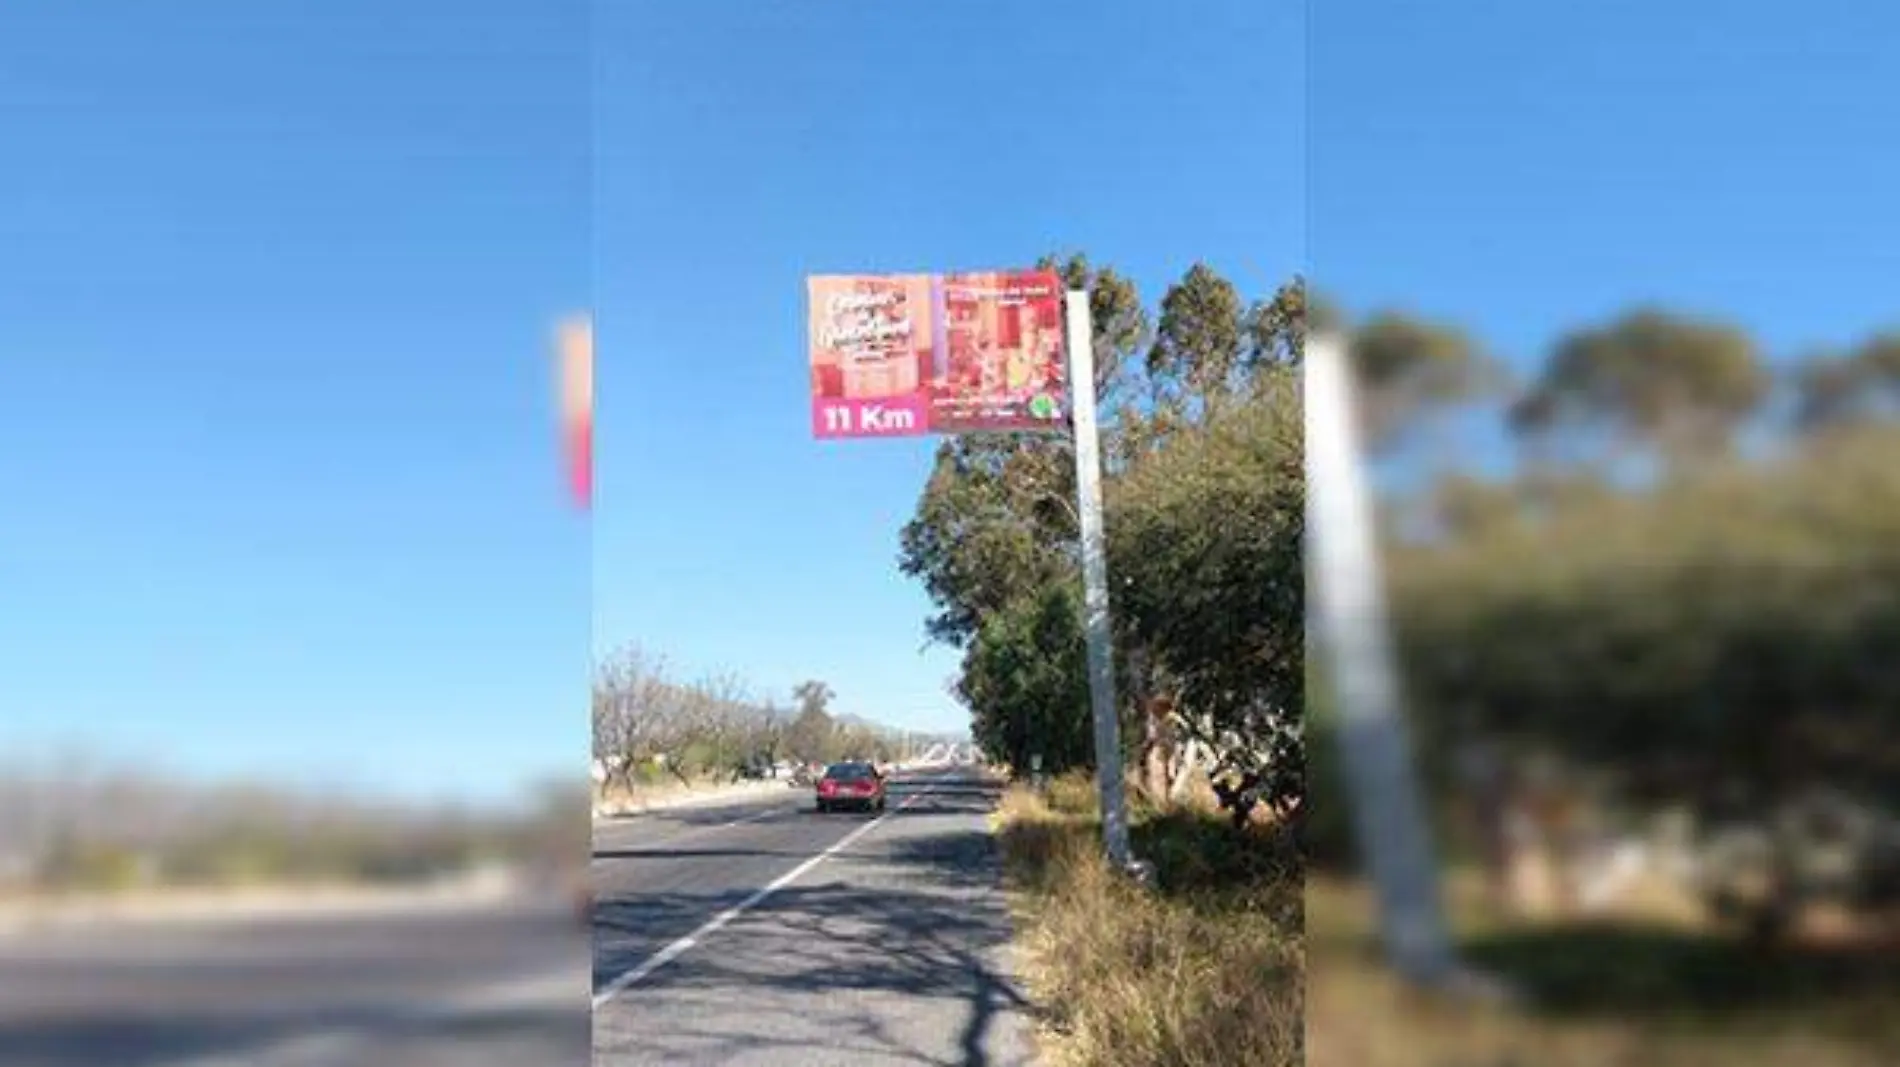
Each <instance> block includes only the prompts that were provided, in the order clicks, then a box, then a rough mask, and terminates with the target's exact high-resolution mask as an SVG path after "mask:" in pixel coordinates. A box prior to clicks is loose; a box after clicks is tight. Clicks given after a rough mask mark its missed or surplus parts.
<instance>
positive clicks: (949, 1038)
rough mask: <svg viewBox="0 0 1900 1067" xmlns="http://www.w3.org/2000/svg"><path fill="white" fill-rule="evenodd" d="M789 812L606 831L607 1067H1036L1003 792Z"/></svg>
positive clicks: (598, 1027)
mask: <svg viewBox="0 0 1900 1067" xmlns="http://www.w3.org/2000/svg"><path fill="white" fill-rule="evenodd" d="M787 794H788V796H787V798H786V799H784V800H767V801H763V802H754V803H751V804H733V805H724V806H720V807H716V808H700V809H695V810H688V811H675V812H667V813H658V814H654V815H648V816H642V817H636V818H631V819H624V820H611V821H606V822H603V823H599V824H597V825H596V830H595V850H594V865H593V884H594V891H595V918H594V988H595V994H594V1041H593V1043H594V1057H595V1058H594V1063H595V1064H596V1065H598V1067H632V1065H647V1064H668V1065H680V1067H699V1065H709V1067H710V1065H719V1067H727V1065H732V1067H740V1065H758V1067H799V1065H804V1064H810V1065H824V1067H873V1065H876V1067H883V1065H896V1064H907V1065H918V1064H936V1065H943V1067H951V1065H973V1067H976V1065H981V1067H1017V1065H1024V1064H1028V1063H1030V1062H1032V1057H1031V1054H1030V1051H1029V1034H1030V1025H1029V1021H1028V1020H1029V1013H1028V1006H1027V1003H1026V1001H1025V999H1024V997H1023V995H1022V994H1021V992H1020V990H1019V987H1018V986H1017V985H1016V983H1015V982H1013V981H1012V980H1011V978H1010V967H1009V963H1008V952H1007V945H1008V941H1009V936H1010V930H1009V920H1008V914H1007V908H1006V905H1005V902H1004V900H1003V896H1002V893H1001V890H1000V883H999V871H998V866H997V860H996V856H995V851H994V847H993V843H992V840H991V838H990V835H989V832H988V828H987V825H986V816H987V813H988V812H989V810H990V809H991V807H992V806H993V805H994V803H995V799H996V794H997V787H996V786H995V785H994V784H991V783H989V782H988V781H986V780H985V779H982V778H979V777H976V776H975V775H974V774H973V773H972V772H969V771H961V772H957V771H951V772H936V773H918V774H907V775H899V776H897V777H896V778H894V779H893V782H892V786H891V799H890V805H889V809H888V811H887V812H886V813H885V815H884V816H882V817H879V816H877V815H873V814H863V815H860V814H832V815H819V814H816V813H815V812H814V811H813V810H812V797H811V793H810V792H809V791H808V790H797V791H794V790H790V789H788V790H787Z"/></svg>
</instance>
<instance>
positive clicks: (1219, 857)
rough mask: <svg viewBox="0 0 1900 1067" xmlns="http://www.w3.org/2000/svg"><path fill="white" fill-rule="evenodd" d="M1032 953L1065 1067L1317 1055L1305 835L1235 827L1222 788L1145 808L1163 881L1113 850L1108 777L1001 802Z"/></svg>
mask: <svg viewBox="0 0 1900 1067" xmlns="http://www.w3.org/2000/svg"><path fill="white" fill-rule="evenodd" d="M996 819H997V832H998V838H999V840H1000V842H1001V845H1002V849H1003V855H1004V858H1005V863H1006V869H1007V873H1008V878H1009V883H1010V886H1011V889H1012V897H1013V901H1014V904H1015V907H1016V911H1017V917H1018V924H1019V927H1020V931H1021V943H1022V948H1023V950H1024V953H1023V955H1024V961H1023V963H1024V972H1025V973H1024V977H1025V978H1026V980H1027V981H1028V983H1029V985H1030V987H1031V990H1032V992H1033V993H1034V996H1035V1000H1036V1002H1037V1003H1038V1004H1041V1005H1044V1006H1045V1010H1046V1017H1045V1020H1044V1021H1045V1026H1044V1033H1043V1037H1042V1044H1043V1051H1044V1053H1045V1055H1046V1057H1047V1058H1048V1062H1051V1063H1053V1064H1057V1065H1064V1067H1111V1065H1112V1067H1120V1065H1123V1064H1130V1063H1140V1064H1152V1065H1154V1067H1226V1065H1229V1064H1233V1065H1239V1064H1297V1063H1301V1062H1303V1058H1302V1052H1301V1047H1302V1044H1303V1028H1304V1022H1303V1012H1302V997H1301V983H1302V975H1303V972H1304V967H1303V962H1304V948H1303V935H1302V928H1301V906H1302V905H1301V895H1300V894H1301V879H1300V865H1299V858H1298V856H1297V854H1296V852H1295V849H1294V846H1293V842H1292V841H1291V840H1290V838H1288V837H1287V836H1286V835H1285V834H1283V833H1281V832H1280V831H1279V830H1278V829H1277V828H1275V827H1273V826H1270V825H1269V824H1267V823H1266V822H1264V821H1262V822H1260V823H1258V824H1256V825H1252V826H1250V827H1249V828H1248V829H1246V830H1244V831H1236V829H1235V828H1234V827H1233V826H1232V825H1231V822H1230V820H1228V819H1227V818H1225V817H1223V816H1222V815H1221V814H1220V812H1219V811H1218V807H1217V803H1216V802H1215V800H1214V798H1213V797H1212V796H1211V794H1205V793H1203V794H1201V795H1200V797H1199V798H1198V799H1197V800H1196V801H1190V802H1187V803H1183V804H1179V805H1172V806H1169V807H1167V808H1165V809H1163V808H1156V807H1152V806H1149V805H1145V804H1144V805H1140V806H1138V808H1137V810H1136V811H1135V812H1134V819H1133V822H1132V825H1131V838H1132V842H1133V844H1134V847H1135V848H1136V850H1137V851H1138V852H1140V854H1141V855H1143V856H1145V857H1148V858H1149V859H1150V860H1151V861H1152V862H1153V863H1154V864H1155V885H1154V888H1153V889H1152V890H1150V889H1145V888H1142V887H1140V886H1137V885H1135V884H1133V883H1132V882H1130V881H1128V880H1127V879H1126V878H1123V877H1121V876H1119V875H1117V874H1115V873H1113V872H1111V871H1110V870H1109V869H1108V867H1107V866H1106V864H1104V863H1103V861H1102V857H1101V844H1100V840H1101V839H1100V813H1099V810H1098V808H1097V805H1096V798H1095V791H1094V783H1093V781H1092V780H1091V779H1090V778H1089V777H1088V776H1086V775H1084V774H1073V775H1070V776H1067V777H1064V778H1061V779H1057V780H1055V781H1054V782H1052V783H1051V784H1050V787H1049V789H1048V790H1047V793H1046V794H1044V793H1042V792H1039V791H1037V790H1035V789H1032V788H1030V787H1028V786H1023V785H1018V786H1015V787H1013V788H1012V789H1010V791H1009V792H1008V793H1007V794H1006V795H1005V797H1004V800H1003V803H1002V804H1001V806H1000V807H999V809H998V812H997V815H996Z"/></svg>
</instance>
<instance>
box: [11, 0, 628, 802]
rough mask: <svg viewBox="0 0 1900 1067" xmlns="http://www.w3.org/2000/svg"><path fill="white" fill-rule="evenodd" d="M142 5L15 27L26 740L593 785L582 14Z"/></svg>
mask: <svg viewBox="0 0 1900 1067" xmlns="http://www.w3.org/2000/svg"><path fill="white" fill-rule="evenodd" d="M111 7H112V13H111V15H110V16H107V15H105V14H104V13H103V12H102V10H101V8H100V6H99V5H91V4H88V5H62V4H33V5H9V7H8V9H7V12H6V13H5V14H0V129H5V130H6V131H7V132H6V135H5V136H4V137H3V138H0V456H4V457H5V458H4V460H0V515H3V516H4V517H3V518H0V747H4V748H11V749H14V750H16V751H17V750H20V749H23V748H24V749H29V750H31V749H37V748H39V747H41V746H44V745H46V744H48V743H52V742H56V741H58V742H63V741H67V740H83V741H86V742H87V743H89V744H93V745H98V746H101V747H102V748H103V750H104V751H105V752H107V753H108V754H109V755H111V756H113V757H115V758H119V759H138V760H145V761H155V762H157V763H160V764H162V765H165V766H169V767H171V768H173V769H175V770H180V771H203V772H207V773H215V774H260V775H272V776H282V777H287V778H291V779H299V780H304V781H319V782H321V781H337V782H340V783H342V784H345V785H366V786H375V787H393V786H400V787H404V788H414V789H418V790H423V791H427V792H439V791H451V792H482V793H489V792H493V791H494V790H495V789H496V788H499V787H502V786H511V785H513V784H514V782H515V781H517V780H519V778H520V777H521V776H522V775H524V774H537V773H545V772H549V771H552V770H555V769H560V770H562V771H566V772H569V773H578V772H579V770H580V769H581V768H583V767H584V766H585V762H584V761H585V753H586V744H587V728H586V713H585V710H584V709H585V706H586V705H585V700H586V695H585V694H586V671H587V665H588V648H589V631H588V612H589V605H590V592H591V590H590V585H589V580H590V575H589V570H588V557H587V551H588V542H587V530H586V526H585V524H584V523H583V522H581V521H579V519H578V518H577V517H576V516H574V515H572V514H569V513H567V512H565V511H564V510H563V502H562V497H561V482H560V481H559V478H558V470H559V468H558V464H557V459H556V454H555V452H554V440H555V439H554V435H553V429H552V427H553V422H552V417H551V415H550V412H551V411H552V404H551V399H550V389H549V381H550V371H549V362H548V356H547V349H548V336H549V331H550V327H551V324H552V322H553V320H554V318H555V316H556V315H557V314H558V313H559V312H561V311H563V310H564V309H567V308H571V307H576V306H581V305H584V304H585V302H586V301H587V299H588V297H589V286H590V276H589V268H588V249H589V247H590V243H589V230H588V225H589V217H588V193H589V182H590V174H591V171H590V165H589V156H588V152H589V147H588V146H589V130H590V125H589V121H590V120H589V106H590V104H589V101H590V94H589V85H588V73H587V66H586V55H587V53H586V38H585V32H586V17H585V16H586V12H585V10H584V9H583V8H580V7H578V6H575V5H563V4H521V3H514V4H488V5H483V4H466V5H458V6H457V7H456V8H455V9H454V10H455V12H456V13H455V15H454V16H453V17H449V18H445V17H442V16H441V14H440V12H443V11H446V10H448V9H446V8H441V7H439V6H437V5H386V4H375V3H369V2H367V0H350V2H347V3H340V4H325V5H314V6H312V5H295V6H292V7H286V6H283V5H256V4H248V3H240V2H237V0H230V2H223V3H213V2H202V0H198V2H193V3H190V4H180V5H148V4H117V5H111ZM289 11H295V12H299V13H300V14H298V15H296V16H294V17H293V16H291V15H288V14H272V13H271V12H289ZM427 12H435V14H430V13H427Z"/></svg>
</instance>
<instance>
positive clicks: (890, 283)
mask: <svg viewBox="0 0 1900 1067" xmlns="http://www.w3.org/2000/svg"><path fill="white" fill-rule="evenodd" d="M807 296H808V298H809V300H810V308H809V316H808V318H809V327H810V358H811V379H812V432H813V434H814V435H816V436H818V437H826V438H828V437H902V436H914V435H918V434H930V433H980V432H991V431H1006V432H1053V431H1061V430H1063V429H1065V428H1066V426H1067V422H1066V415H1067V410H1068V397H1067V381H1066V377H1067V376H1066V369H1067V363H1066V356H1065V352H1064V349H1063V343H1062V321H1063V316H1062V297H1063V289H1062V279H1061V278H1060V277H1059V276H1058V275H1056V274H1055V273H1054V272H1052V271H986V272H981V273H971V274H949V275H924V274H907V275H890V276H866V275H830V276H820V277H814V278H811V279H809V280H808V283H807Z"/></svg>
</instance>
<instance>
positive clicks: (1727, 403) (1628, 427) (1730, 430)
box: [1511, 308, 1772, 469]
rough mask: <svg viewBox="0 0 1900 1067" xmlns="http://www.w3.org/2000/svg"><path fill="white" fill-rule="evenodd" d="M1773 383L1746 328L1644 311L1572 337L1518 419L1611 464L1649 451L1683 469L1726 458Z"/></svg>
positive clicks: (1533, 436)
mask: <svg viewBox="0 0 1900 1067" xmlns="http://www.w3.org/2000/svg"><path fill="white" fill-rule="evenodd" d="M1771 385H1772V381H1771V378H1770V376H1769V374H1768V372H1767V370H1766V369H1765V368H1764V367H1763V365H1762V362H1761V358H1760V355H1759V353H1758V351H1757V350H1756V347H1755V343H1754V341H1753V339H1751V338H1750V337H1749V336H1748V335H1747V334H1746V333H1744V332H1742V331H1741V330H1739V329H1736V328H1735V327H1733V326H1730V325H1727V324H1724V323H1718V322H1712V321H1705V320H1699V319H1691V318H1685V317H1681V316H1676V315H1671V314H1667V313H1665V312H1662V311H1660V310H1657V309H1654V308H1641V309H1638V310H1636V311H1632V312H1630V313H1628V314H1626V315H1623V316H1621V317H1619V318H1617V319H1616V320H1614V321H1612V322H1610V323H1609V324H1607V325H1604V326H1599V327H1593V328H1589V329H1583V330H1578V331H1575V332H1573V333H1571V334H1569V335H1567V336H1565V337H1563V338H1562V339H1561V340H1560V341H1559V342H1558V344H1557V346H1556V348H1555V350H1554V351H1553V352H1552V354H1551V358H1550V360H1549V361H1548V362H1547V363H1546V365H1545V367H1544V369H1543V372H1542V374H1541V375H1540V376H1539V377H1538V379H1537V380H1536V381H1535V382H1534V383H1532V385H1531V388H1530V389H1529V390H1527V391H1526V392H1525V393H1524V395H1523V396H1522V397H1521V398H1520V399H1519V400H1518V402H1517V403H1516V405H1515V406H1514V408H1513V410H1512V413H1511V419H1512V423H1513V425H1514V426H1515V427H1516V429H1517V430H1518V431H1519V433H1520V434H1521V435H1522V436H1524V437H1525V438H1526V439H1527V440H1528V441H1531V442H1540V441H1541V442H1543V443H1546V444H1548V443H1552V442H1560V443H1561V442H1565V441H1566V440H1567V441H1568V443H1572V444H1581V445H1583V446H1584V449H1583V454H1588V453H1589V452H1591V451H1597V452H1599V454H1600V455H1601V457H1602V458H1604V459H1606V460H1608V461H1610V462H1615V461H1617V460H1619V459H1622V458H1625V457H1627V456H1629V455H1630V454H1632V452H1633V451H1635V450H1637V449H1641V450H1647V451H1648V452H1649V453H1650V454H1652V455H1653V456H1654V457H1656V458H1657V459H1660V460H1661V461H1662V462H1663V463H1664V464H1666V465H1667V466H1668V467H1669V468H1673V469H1680V468H1682V467H1683V466H1686V465H1700V464H1701V463H1703V462H1704V461H1706V460H1707V459H1709V458H1710V457H1713V456H1719V455H1722V454H1724V453H1726V452H1727V451H1728V449H1729V448H1730V446H1731V445H1732V444H1733V442H1734V437H1735V433H1736V431H1737V430H1738V429H1739V427H1740V426H1741V425H1742V423H1743V422H1744V421H1746V420H1747V419H1748V418H1749V417H1750V416H1752V415H1754V414H1755V413H1756V412H1757V410H1758V409H1759V408H1760V406H1761V405H1762V403H1763V401H1764V400H1766V398H1767V396H1768V394H1769V391H1770V388H1771Z"/></svg>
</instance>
